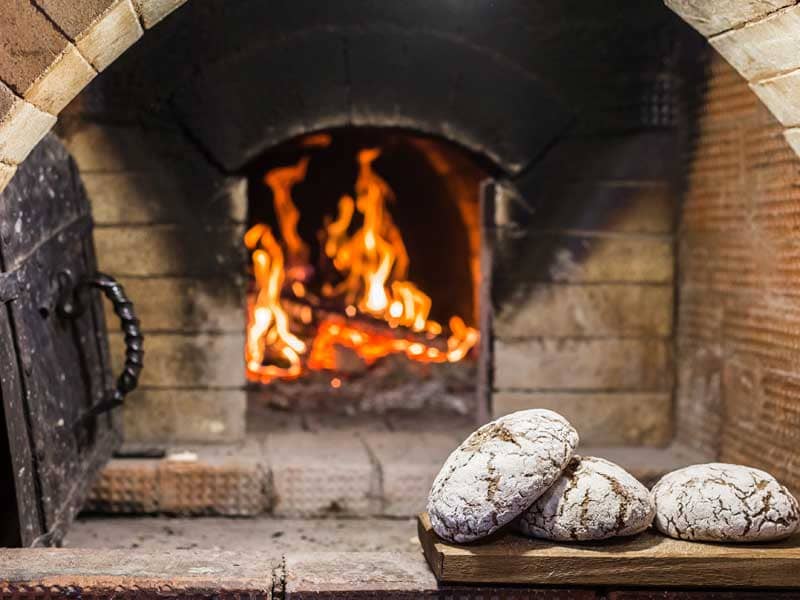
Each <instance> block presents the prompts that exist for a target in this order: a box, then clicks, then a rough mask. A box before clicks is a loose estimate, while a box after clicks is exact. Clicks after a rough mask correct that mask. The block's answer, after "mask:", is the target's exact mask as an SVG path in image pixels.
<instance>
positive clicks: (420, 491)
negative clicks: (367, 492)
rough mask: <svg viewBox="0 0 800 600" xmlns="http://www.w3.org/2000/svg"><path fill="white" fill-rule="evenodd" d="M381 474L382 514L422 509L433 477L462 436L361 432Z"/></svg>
mask: <svg viewBox="0 0 800 600" xmlns="http://www.w3.org/2000/svg"><path fill="white" fill-rule="evenodd" d="M362 437H363V439H364V442H365V443H366V445H367V448H368V450H369V452H370V453H371V455H372V456H373V457H374V459H375V461H376V463H377V466H378V469H379V476H380V486H381V498H382V506H381V511H380V512H381V515H383V516H389V517H407V516H409V515H414V514H417V513H418V512H420V511H421V510H424V508H425V505H426V503H427V501H428V493H429V492H430V489H431V485H432V484H433V480H434V479H435V478H436V475H437V474H438V473H439V470H440V469H441V467H442V465H443V464H444V462H445V460H446V459H447V457H448V456H449V455H450V453H451V452H452V451H453V450H455V449H456V447H457V446H458V444H460V443H461V442H462V440H463V438H461V437H460V436H458V435H456V434H455V432H450V433H444V432H442V433H424V432H417V433H411V432H402V433H401V432H371V433H365V434H363V436H362Z"/></svg>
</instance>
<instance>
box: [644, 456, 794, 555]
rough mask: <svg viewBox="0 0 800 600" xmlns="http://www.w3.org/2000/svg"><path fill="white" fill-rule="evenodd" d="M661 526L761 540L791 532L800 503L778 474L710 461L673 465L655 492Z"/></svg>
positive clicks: (719, 538)
mask: <svg viewBox="0 0 800 600" xmlns="http://www.w3.org/2000/svg"><path fill="white" fill-rule="evenodd" d="M651 497H652V499H653V504H654V506H655V509H656V517H655V521H654V524H655V527H656V528H657V529H658V530H659V531H661V532H662V533H664V534H666V535H669V536H671V537H675V538H680V539H684V540H699V541H710V542H755V541H768V540H777V539H781V538H785V537H788V536H789V535H791V534H792V533H793V532H794V531H795V529H796V528H797V523H798V504H797V500H796V499H795V498H794V496H792V494H791V493H789V491H788V490H787V489H786V488H785V487H783V486H782V485H781V484H779V483H778V482H777V481H776V480H775V478H774V477H772V475H770V474H769V473H765V472H764V471H759V470H758V469H753V468H751V467H744V466H741V465H729V464H724V463H710V464H705V465H694V466H691V467H686V468H684V469H679V470H677V471H673V472H672V473H669V474H667V475H665V476H664V477H662V478H661V480H660V481H659V482H658V483H657V484H656V485H655V486H654V487H653V490H652V492H651Z"/></svg>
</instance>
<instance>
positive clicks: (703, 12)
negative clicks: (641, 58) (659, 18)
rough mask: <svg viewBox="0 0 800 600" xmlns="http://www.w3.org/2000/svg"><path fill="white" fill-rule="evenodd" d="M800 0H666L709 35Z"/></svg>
mask: <svg viewBox="0 0 800 600" xmlns="http://www.w3.org/2000/svg"><path fill="white" fill-rule="evenodd" d="M795 1H796V0H715V1H714V2H703V1H700V2H698V1H697V0H664V4H666V5H667V6H668V7H669V8H671V9H672V10H674V11H675V12H676V13H678V14H679V15H680V16H681V17H682V18H683V19H684V20H685V21H686V22H687V23H689V24H690V25H691V26H692V27H694V28H695V29H697V31H699V32H700V33H702V34H703V35H704V36H706V37H708V36H710V35H713V34H715V33H721V32H723V31H726V30H728V29H733V28H734V27H738V26H739V25H743V24H745V23H747V22H748V21H755V20H757V19H760V18H761V17H763V16H764V15H767V14H769V13H771V12H774V11H776V10H778V9H780V8H783V7H785V6H790V5H792V4H794V3H795Z"/></svg>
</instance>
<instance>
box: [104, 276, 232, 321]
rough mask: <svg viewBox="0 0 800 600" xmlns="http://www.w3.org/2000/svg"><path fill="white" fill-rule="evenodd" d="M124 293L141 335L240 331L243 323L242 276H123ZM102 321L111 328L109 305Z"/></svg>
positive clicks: (112, 314) (112, 315)
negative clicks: (130, 302) (146, 277)
mask: <svg viewBox="0 0 800 600" xmlns="http://www.w3.org/2000/svg"><path fill="white" fill-rule="evenodd" d="M124 284H125V292H126V293H127V294H128V297H129V298H130V299H131V301H133V303H134V305H135V306H136V315H137V316H138V317H139V319H140V320H141V322H142V330H143V331H144V332H145V334H149V333H156V332H181V333H197V332H227V333H237V332H239V333H240V332H242V331H243V330H244V328H245V324H246V316H245V309H244V306H245V302H244V290H245V285H246V284H245V282H244V277H230V278H224V277H217V278H211V279H194V278H191V277H154V278H150V279H126V280H125V282H124ZM105 309H106V323H108V324H109V325H110V327H111V328H112V329H114V328H115V326H116V325H115V324H116V321H117V317H116V316H114V311H113V307H112V306H111V304H110V303H108V302H107V303H105Z"/></svg>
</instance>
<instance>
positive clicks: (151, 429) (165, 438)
mask: <svg viewBox="0 0 800 600" xmlns="http://www.w3.org/2000/svg"><path fill="white" fill-rule="evenodd" d="M246 410H247V395H246V393H245V391H244V390H242V389H227V390H225V389H203V388H198V389H192V390H186V389H152V388H141V389H138V390H135V391H134V392H132V393H131V394H129V395H128V396H127V397H126V399H125V406H124V408H123V423H124V433H125V441H126V442H128V443H142V444H148V443H153V444H169V445H173V444H180V443H191V442H198V443H203V442H204V443H231V442H235V441H238V440H242V439H244V434H245V412H246Z"/></svg>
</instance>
